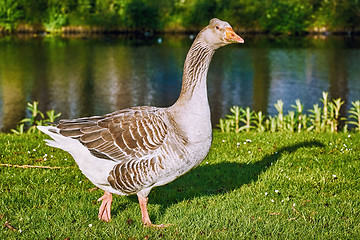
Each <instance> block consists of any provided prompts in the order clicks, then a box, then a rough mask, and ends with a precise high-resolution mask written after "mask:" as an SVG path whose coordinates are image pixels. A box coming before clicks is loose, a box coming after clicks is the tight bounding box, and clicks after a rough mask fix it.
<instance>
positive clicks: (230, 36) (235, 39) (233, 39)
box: [225, 27, 244, 43]
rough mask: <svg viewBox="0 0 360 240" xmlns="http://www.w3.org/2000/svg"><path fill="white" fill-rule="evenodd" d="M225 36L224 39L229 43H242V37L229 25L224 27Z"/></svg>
mask: <svg viewBox="0 0 360 240" xmlns="http://www.w3.org/2000/svg"><path fill="white" fill-rule="evenodd" d="M225 29H226V31H225V33H226V37H225V40H226V41H228V42H230V43H244V39H242V38H241V37H240V36H239V35H237V34H236V33H235V32H234V30H233V29H232V28H230V27H227V28H225Z"/></svg>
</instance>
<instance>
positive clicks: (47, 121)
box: [11, 101, 61, 134]
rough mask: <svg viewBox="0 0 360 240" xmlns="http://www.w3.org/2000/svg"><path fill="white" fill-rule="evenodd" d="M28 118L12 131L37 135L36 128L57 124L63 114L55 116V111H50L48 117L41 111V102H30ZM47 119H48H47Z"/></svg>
mask: <svg viewBox="0 0 360 240" xmlns="http://www.w3.org/2000/svg"><path fill="white" fill-rule="evenodd" d="M26 115H28V116H29V117H26V118H24V119H22V120H21V121H20V122H19V123H18V125H17V127H16V129H11V132H13V133H15V134H24V133H35V132H38V131H39V130H37V128H36V126H47V125H51V124H52V123H54V122H55V120H56V119H57V118H58V117H60V115H61V113H57V114H55V110H49V111H47V112H46V116H45V115H44V113H42V112H41V111H40V110H39V102H38V101H34V102H33V103H30V102H28V103H27V107H26ZM46 117H47V118H46Z"/></svg>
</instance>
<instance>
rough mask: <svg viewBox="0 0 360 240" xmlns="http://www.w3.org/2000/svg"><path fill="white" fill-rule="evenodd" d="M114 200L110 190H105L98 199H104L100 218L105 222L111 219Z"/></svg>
mask: <svg viewBox="0 0 360 240" xmlns="http://www.w3.org/2000/svg"><path fill="white" fill-rule="evenodd" d="M112 200H113V198H112V194H111V193H109V192H104V195H103V196H102V197H101V198H99V199H98V201H102V203H101V206H100V209H99V215H98V217H99V220H104V221H105V222H109V221H110V220H111V202H112Z"/></svg>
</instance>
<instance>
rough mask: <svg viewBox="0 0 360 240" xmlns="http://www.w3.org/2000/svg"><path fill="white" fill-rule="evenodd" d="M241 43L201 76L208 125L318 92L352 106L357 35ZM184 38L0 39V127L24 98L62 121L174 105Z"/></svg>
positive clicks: (7, 125) (358, 82) (308, 101)
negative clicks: (232, 111)
mask: <svg viewBox="0 0 360 240" xmlns="http://www.w3.org/2000/svg"><path fill="white" fill-rule="evenodd" d="M244 39H245V44H242V45H240V44H238V45H232V46H227V47H224V48H222V49H219V50H218V51H217V52H216V53H215V55H214V58H213V61H212V63H211V66H210V70H209V74H208V93H209V101H210V105H211V111H212V122H213V126H215V125H216V124H217V123H218V120H219V118H220V117H223V116H225V115H226V114H228V113H229V108H230V107H231V106H233V105H239V106H242V107H247V106H249V107H251V108H252V109H253V110H256V111H259V110H261V111H263V112H264V113H267V114H271V115H274V114H276V109H275V107H274V103H275V102H276V101H277V100H278V99H282V100H283V101H284V103H285V106H284V109H285V112H287V111H288V110H291V105H292V104H294V103H295V99H300V100H301V102H302V103H303V104H304V105H305V109H310V108H312V106H313V104H315V103H319V104H320V103H321V102H320V101H319V98H321V96H322V94H321V93H322V92H323V91H328V92H329V93H330V95H331V97H333V98H338V97H341V98H342V99H344V100H345V101H346V106H345V107H346V108H349V107H350V103H351V101H355V100H360V39H359V38H351V37H344V36H343V37H336V36H333V37H307V38H290V37H273V38H269V37H264V36H257V37H254V36H246V35H245V36H244ZM191 43H192V40H191V39H190V38H189V36H167V35H165V36H161V37H152V38H148V39H143V38H139V37H138V36H105V37H104V36H103V37H99V36H97V37H82V38H62V37H35V38H34V37H24V36H23V37H3V38H0V129H1V131H9V130H10V129H11V128H14V127H15V126H16V123H17V122H18V121H20V120H21V119H22V118H24V116H25V107H26V102H29V101H30V102H32V101H34V100H38V101H39V102H40V109H41V110H42V111H45V110H49V109H55V110H56V112H61V113H62V118H77V117H82V116H90V115H100V114H105V113H108V112H112V111H115V110H118V109H122V108H126V107H130V106H138V105H155V106H169V105H171V104H172V103H174V102H175V101H176V99H177V97H178V95H179V92H180V89H181V77H182V67H183V63H184V60H185V56H186V53H187V51H188V49H189V47H190V45H191Z"/></svg>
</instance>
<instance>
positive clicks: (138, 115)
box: [57, 107, 168, 162]
mask: <svg viewBox="0 0 360 240" xmlns="http://www.w3.org/2000/svg"><path fill="white" fill-rule="evenodd" d="M161 113H164V111H161V108H155V107H135V108H128V109H124V110H120V111H117V112H114V113H112V114H108V115H104V116H95V117H87V118H79V119H75V120H62V121H60V123H59V124H58V125H57V128H58V129H60V134H62V135H63V136H66V137H71V138H74V139H77V140H78V141H80V142H81V143H82V144H83V145H84V146H85V147H87V148H88V149H89V151H90V152H91V153H92V154H93V155H94V156H96V157H99V158H103V159H109V160H112V161H115V162H127V161H129V160H132V159H141V158H142V157H146V156H149V155H152V154H153V153H154V152H155V151H156V150H157V149H158V148H159V147H160V146H161V145H162V144H163V142H164V140H165V138H166V136H167V134H168V126H167V124H166V123H165V122H164V120H163V118H162V115H163V114H161Z"/></svg>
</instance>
